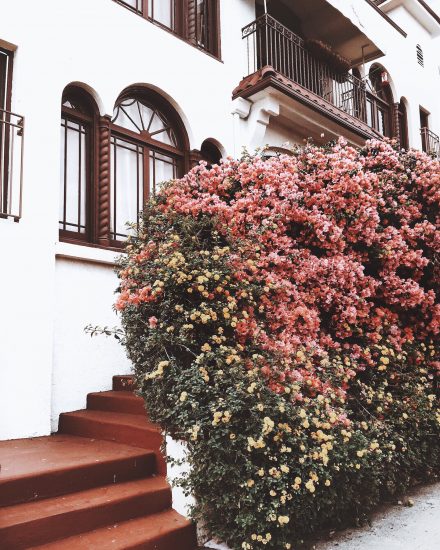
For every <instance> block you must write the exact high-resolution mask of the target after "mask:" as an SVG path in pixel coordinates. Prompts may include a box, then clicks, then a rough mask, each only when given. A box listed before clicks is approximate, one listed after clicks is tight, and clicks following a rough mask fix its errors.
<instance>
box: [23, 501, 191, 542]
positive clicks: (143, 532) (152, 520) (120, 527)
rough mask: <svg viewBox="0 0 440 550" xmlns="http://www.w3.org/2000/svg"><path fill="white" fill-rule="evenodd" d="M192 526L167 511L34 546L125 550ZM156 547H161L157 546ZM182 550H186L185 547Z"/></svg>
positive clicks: (172, 512) (173, 512) (175, 513)
mask: <svg viewBox="0 0 440 550" xmlns="http://www.w3.org/2000/svg"><path fill="white" fill-rule="evenodd" d="M190 526H191V522H190V521H189V520H187V519H185V518H184V517H183V516H181V515H180V514H178V513H177V512H176V511H175V510H167V511H165V512H161V513H158V514H152V515H149V516H145V517H141V518H136V519H132V520H128V521H124V522H121V523H117V524H114V525H110V526H107V527H101V528H99V529H95V530H94V531H89V532H87V533H82V534H81V535H76V536H73V537H68V538H65V539H61V540H57V541H55V542H51V543H49V544H45V545H41V546H34V547H33V548H34V549H40V550H42V549H47V550H49V549H53V550H58V549H66V550H76V549H78V550H95V549H96V550H98V549H99V550H105V549H110V548H111V549H112V550H118V549H121V550H122V549H124V548H132V547H135V546H138V545H147V544H148V543H152V542H154V541H155V540H160V538H161V537H163V536H165V535H167V534H170V533H173V532H176V531H179V530H181V529H185V528H189V527H190ZM155 547H156V546H155ZM148 548H150V546H148ZM151 548H152V547H151ZM157 548H161V547H160V546H157ZM194 548H195V537H194ZM186 549H188V550H193V549H192V548H191V549H190V548H188V546H185V550H186ZM179 550H183V548H182V549H179Z"/></svg>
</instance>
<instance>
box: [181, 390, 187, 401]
mask: <svg viewBox="0 0 440 550" xmlns="http://www.w3.org/2000/svg"><path fill="white" fill-rule="evenodd" d="M187 397H188V394H187V393H186V391H183V392H182V393H181V394H180V397H179V400H180V401H182V403H183V401H186V398H187Z"/></svg>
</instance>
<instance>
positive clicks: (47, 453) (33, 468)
mask: <svg viewBox="0 0 440 550" xmlns="http://www.w3.org/2000/svg"><path fill="white" fill-rule="evenodd" d="M127 416H130V415H127ZM131 416H134V415H131ZM146 454H152V451H150V450H148V449H143V448H140V447H135V446H132V445H126V444H122V443H114V442H112V441H105V440H101V439H94V438H89V437H80V436H75V435H66V434H57V435H52V436H49V437H37V438H32V439H17V440H14V441H0V464H1V470H0V487H1V484H2V482H5V481H11V480H14V479H19V478H24V477H35V476H38V475H40V474H44V473H47V472H51V471H58V470H60V471H63V470H66V469H69V468H78V467H83V466H87V465H90V464H96V463H99V462H101V463H105V462H110V461H115V460H118V459H125V458H136V457H140V456H145V455H146Z"/></svg>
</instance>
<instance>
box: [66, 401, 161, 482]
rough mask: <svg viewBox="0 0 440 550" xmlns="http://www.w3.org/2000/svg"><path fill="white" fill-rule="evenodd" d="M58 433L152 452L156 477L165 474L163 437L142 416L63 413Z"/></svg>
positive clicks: (111, 413) (110, 413)
mask: <svg viewBox="0 0 440 550" xmlns="http://www.w3.org/2000/svg"><path fill="white" fill-rule="evenodd" d="M58 431H59V433H68V434H72V435H78V436H81V437H94V438H97V439H105V440H107V441H114V442H117V443H124V444H126V445H134V446H136V447H143V448H145V449H153V450H154V452H155V454H156V458H157V461H158V471H159V473H166V465H165V460H164V457H163V456H162V454H161V452H160V446H161V443H162V434H161V433H160V431H159V429H158V428H157V426H156V425H155V424H152V423H151V422H148V420H147V419H146V417H144V416H141V415H134V414H124V413H116V412H107V411H94V410H82V411H74V412H69V413H62V414H61V415H60V421H59V427H58Z"/></svg>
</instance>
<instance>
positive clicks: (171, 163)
mask: <svg viewBox="0 0 440 550" xmlns="http://www.w3.org/2000/svg"><path fill="white" fill-rule="evenodd" d="M176 177H177V165H176V160H175V159H174V158H172V157H169V156H167V155H164V154H162V153H157V152H156V151H151V153H150V194H152V195H154V194H156V193H157V192H158V190H159V189H160V184H161V183H164V182H166V181H169V180H171V179H174V178H176Z"/></svg>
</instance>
